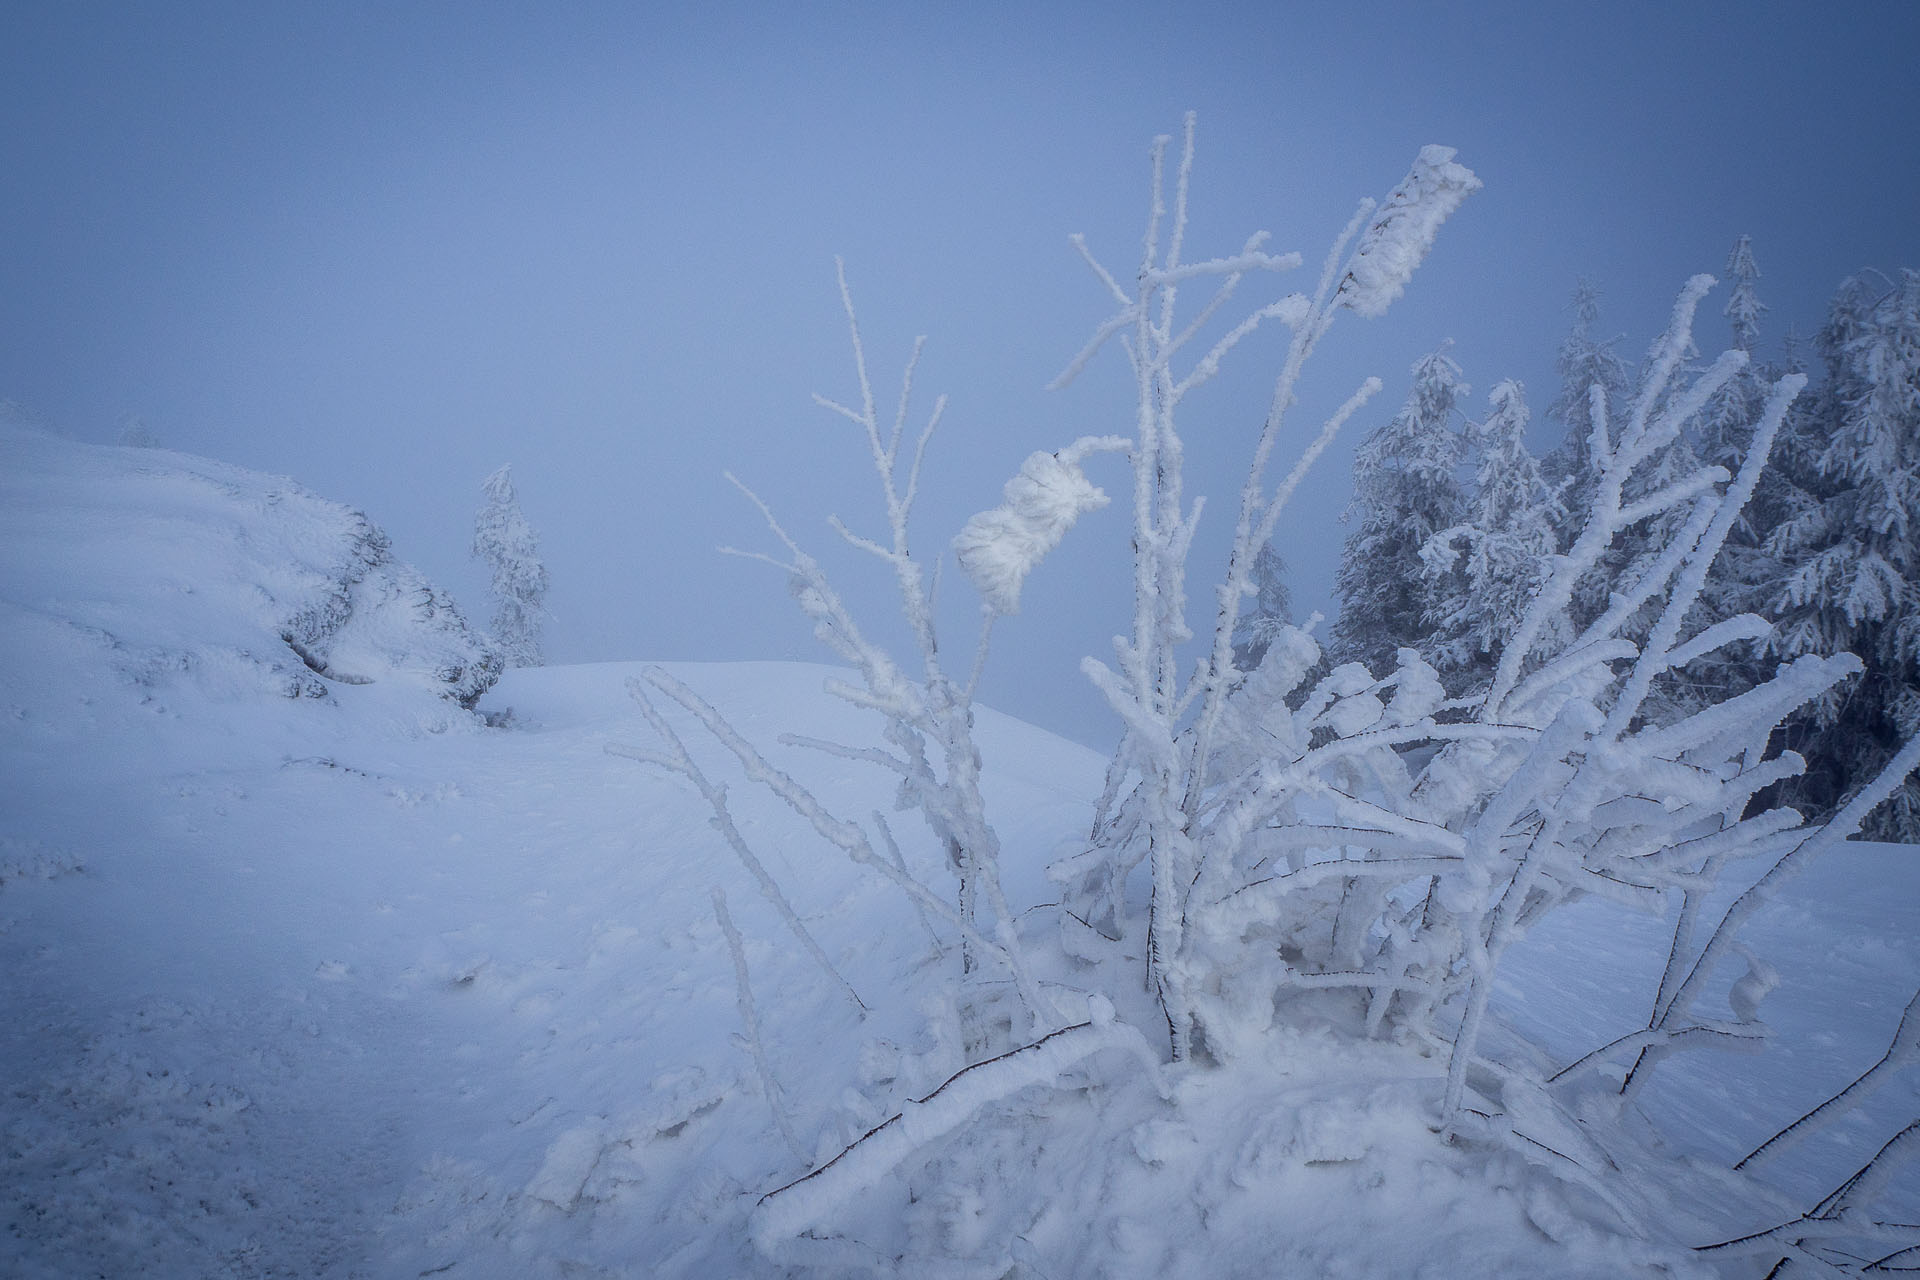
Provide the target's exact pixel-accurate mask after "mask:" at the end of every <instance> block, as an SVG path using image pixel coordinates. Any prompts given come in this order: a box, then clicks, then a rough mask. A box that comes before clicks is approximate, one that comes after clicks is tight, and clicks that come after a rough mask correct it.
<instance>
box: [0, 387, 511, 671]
mask: <svg viewBox="0 0 1920 1280" xmlns="http://www.w3.org/2000/svg"><path fill="white" fill-rule="evenodd" d="M76 662H77V663H80V664H83V665H86V664H92V665H95V666H96V668H97V667H98V666H101V665H104V666H105V667H106V668H108V669H110V670H111V671H112V672H113V673H114V674H115V675H116V676H117V677H118V678H119V680H120V681H121V682H122V683H125V684H131V685H134V686H137V687H139V688H141V689H147V690H155V691H158V690H162V689H166V688H171V687H178V686H182V685H185V686H191V687H195V688H197V689H198V691H199V692H200V693H201V694H202V695H203V696H206V697H209V698H212V699H215V700H221V701H226V700H234V699H247V698H250V697H254V696H257V695H259V694H261V693H269V694H275V695H281V696H285V697H289V698H323V699H324V698H330V697H333V696H334V695H335V694H336V692H337V691H338V690H339V688H340V687H341V686H350V685H367V684H381V685H386V686H390V687H391V686H398V687H402V688H408V689H414V690H419V691H425V692H430V693H432V694H435V695H438V696H439V697H442V698H446V699H451V700H453V701H454V702H457V703H458V704H460V705H461V706H463V707H468V708H471V707H472V706H473V704H474V703H475V702H476V701H477V700H478V699H479V697H480V695H481V694H482V693H484V692H486V690H487V689H488V688H489V687H491V686H492V684H493V682H494V680H495V679H496V678H497V677H498V676H499V673H500V657H499V655H498V654H497V653H496V652H495V651H494V648H493V646H492V645H491V643H490V642H489V641H488V640H487V639H486V638H485V637H483V636H482V635H480V634H479V633H478V632H476V631H475V630H474V629H473V628H472V627H470V626H469V625H468V624H467V621H466V619H465V618H464V617H462V616H461V613H460V610H459V609H458V608H457V607H456V606H455V604H454V602H453V600H452V598H451V597H450V596H448V595H447V593H446V592H444V591H442V590H441V589H439V588H438V587H436V586H434V585H433V584H432V583H431V582H429V581H427V579H426V578H425V577H424V576H423V575H422V574H421V573H420V572H419V571H418V570H417V569H415V568H413V567H412V566H411V565H409V564H406V563H405V562H403V561H400V560H397V559H395V557H394V554H393V549H392V545H391V544H390V542H389V541H388V539H387V536H386V535H385V534H384V533H382V532H381V531H380V529H379V528H378V527H377V526H376V525H374V524H373V522H372V521H370V520H369V519H368V518H367V517H366V516H365V515H363V514H361V513H360V512H358V511H354V510H352V509H350V508H348V507H345V506H342V505H340V504H339V503H336V502H330V501H328V500H326V499H324V498H321V497H319V496H317V495H316V494H313V493H311V492H309V491H307V490H305V489H302V488H301V487H300V486H298V485H297V484H294V483H293V482H292V481H290V480H287V479H285V478H283V477H279V476H268V475H262V474H260V473H259V472H254V471H247V470H245V469H243V468H240V467H233V466H228V465H226V464H224V463H219V462H213V461H209V460H208V459H205V458H196V457H192V456H189V455H186V454H181V453H174V452H171V451H168V450H161V449H128V448H107V447H98V446H90V445H83V444H78V443H75V442H73V441H70V440H65V439H61V438H60V437H57V436H53V435H49V434H46V433H44V432H40V431H35V430H32V429H29V428H24V427H19V426H13V425H5V426H0V672H6V673H10V677H17V678H20V679H22V680H23V681H24V682H25V683H26V684H27V685H29V686H31V685H33V684H35V683H41V684H44V683H45V681H44V680H39V681H36V680H35V679H34V678H33V674H32V673H34V672H40V673H42V675H43V676H44V674H45V673H47V672H48V671H49V670H50V669H51V668H55V667H58V668H63V669H64V668H66V667H68V666H70V665H71V664H74V663H76ZM10 682H11V680H10Z"/></svg>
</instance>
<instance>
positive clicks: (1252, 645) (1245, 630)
mask: <svg viewBox="0 0 1920 1280" xmlns="http://www.w3.org/2000/svg"><path fill="white" fill-rule="evenodd" d="M1292 622H1293V593H1292V592H1291V591H1290V590H1288V589H1287V562H1286V560H1285V558H1284V557H1282V556H1281V554H1280V553H1279V552H1278V551H1276V550H1275V549H1274V546H1273V544H1272V543H1271V542H1264V543H1262V544H1261V545H1260V550H1259V551H1257V552H1255V553H1254V557H1253V608H1252V609H1251V610H1250V611H1249V612H1248V613H1247V616H1246V617H1244V618H1242V619H1240V625H1239V626H1238V627H1236V628H1235V629H1234V633H1233V665H1234V666H1236V667H1238V668H1240V670H1242V671H1251V670H1253V669H1254V668H1255V667H1257V666H1259V665H1260V659H1261V658H1263V657H1265V656H1266V653H1267V646H1268V645H1270V644H1272V643H1273V638H1274V637H1275V636H1276V635H1278V634H1279V633H1280V630H1281V629H1282V628H1283V627H1287V626H1290V625H1291V624H1292Z"/></svg>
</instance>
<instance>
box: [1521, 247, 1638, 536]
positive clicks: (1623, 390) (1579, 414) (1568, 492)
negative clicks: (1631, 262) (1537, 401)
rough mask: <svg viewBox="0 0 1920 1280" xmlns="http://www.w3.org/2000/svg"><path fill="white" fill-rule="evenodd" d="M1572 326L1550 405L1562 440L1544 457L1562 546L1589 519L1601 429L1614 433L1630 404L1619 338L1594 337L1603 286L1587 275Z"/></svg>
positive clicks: (1576, 292) (1577, 290) (1576, 293)
mask: <svg viewBox="0 0 1920 1280" xmlns="http://www.w3.org/2000/svg"><path fill="white" fill-rule="evenodd" d="M1572 309H1573V328H1572V330H1571V331H1570V332H1569V333H1568V334H1567V337H1566V341H1564V342H1562V343H1561V344H1560V354H1559V357H1558V358H1557V359H1556V360H1555V362H1554V372H1555V373H1557V374H1558V375H1559V376H1560V390H1559V394H1557V395H1556V396H1554V398H1553V402H1552V403H1551V404H1549V405H1548V406H1547V420H1548V421H1549V422H1555V423H1558V424H1559V425H1560V429H1561V432H1562V435H1561V439H1560V443H1559V444H1558V445H1557V446H1555V448H1554V449H1553V450H1552V451H1551V452H1550V453H1548V454H1547V456H1546V457H1545V458H1544V459H1542V468H1543V470H1544V471H1545V473H1546V476H1547V479H1548V481H1550V482H1551V483H1552V484H1554V485H1556V486H1558V487H1560V488H1561V489H1562V490H1563V493H1562V500H1561V509H1562V513H1561V518H1560V524H1559V534H1560V545H1561V546H1562V547H1563V548H1565V547H1569V546H1572V545H1573V540H1574V538H1576V537H1577V536H1579V533H1580V530H1581V529H1582V528H1583V527H1584V525H1585V522H1586V516H1587V513H1586V509H1585V507H1584V506H1583V505H1582V504H1583V503H1585V502H1586V500H1587V497H1588V494H1589V491H1590V490H1591V488H1592V481H1593V458H1594V439H1595V432H1596V430H1597V431H1598V432H1600V433H1601V435H1602V437H1603V438H1611V433H1612V431H1613V426H1612V423H1611V422H1610V421H1609V419H1610V418H1611V416H1612V415H1613V414H1615V413H1617V412H1619V410H1620V409H1621V407H1622V406H1624V405H1625V404H1626V403H1627V398H1628V395H1629V394H1630V389H1631V387H1632V383H1633V379H1632V374H1631V373H1630V372H1629V370H1628V369H1627V364H1626V362H1625V361H1624V360H1622V359H1621V358H1620V357H1619V355H1618V354H1617V353H1616V352H1615V351H1614V349H1613V344H1614V342H1615V341H1616V339H1612V338H1608V339H1604V340H1603V339H1601V338H1598V337H1597V336H1595V333H1594V328H1595V326H1596V325H1598V324H1599V323H1600V290H1599V289H1598V288H1597V287H1595V285H1594V283H1593V282H1592V281H1591V280H1586V279H1582V280H1580V281H1579V282H1578V283H1576V284H1575V285H1574V289H1573V302H1572Z"/></svg>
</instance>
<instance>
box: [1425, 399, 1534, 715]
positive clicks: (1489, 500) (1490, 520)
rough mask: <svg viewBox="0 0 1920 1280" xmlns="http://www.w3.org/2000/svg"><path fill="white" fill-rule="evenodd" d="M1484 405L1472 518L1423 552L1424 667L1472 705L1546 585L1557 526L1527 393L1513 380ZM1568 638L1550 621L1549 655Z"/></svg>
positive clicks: (1474, 433)
mask: <svg viewBox="0 0 1920 1280" xmlns="http://www.w3.org/2000/svg"><path fill="white" fill-rule="evenodd" d="M1488 399H1489V400H1490V402H1491V405H1492V409H1493V412H1492V413H1491V414H1490V415H1489V416H1488V418H1487V420H1486V421H1485V422H1481V423H1476V424H1473V425H1471V426H1470V427H1469V429H1468V437H1469V440H1470V441H1471V443H1472V445H1473V449H1474V452H1475V454H1476V455H1477V459H1478V466H1477V467H1476V469H1475V475H1474V484H1473V493H1472V496H1471V497H1470V498H1469V499H1468V501H1467V504H1466V517H1465V519H1464V520H1463V521H1462V522H1461V523H1460V524H1457V525H1455V526H1454V527H1452V528H1450V529H1442V530H1440V531H1439V532H1438V533H1436V534H1434V535H1433V537H1432V538H1430V539H1428V541H1427V544H1426V546H1424V547H1422V548H1421V549H1420V556H1421V560H1422V573H1423V575H1424V577H1425V579H1426V595H1427V612H1426V623H1427V626H1428V627H1429V628H1430V630H1431V631H1432V640H1431V642H1430V644H1429V646H1428V647H1427V650H1426V652H1427V657H1428V660H1429V661H1430V662H1432V663H1433V665H1434V666H1435V668H1436V669H1438V670H1439V671H1440V672H1441V677H1442V680H1443V682H1447V683H1450V684H1452V686H1453V687H1454V688H1455V690H1456V692H1459V693H1461V694H1463V695H1467V696H1479V695H1481V694H1484V693H1485V692H1486V690H1487V686H1488V685H1489V684H1490V683H1491V682H1492V680H1493V668H1494V663H1495V661H1496V660H1497V659H1498V657H1499V655H1500V653H1501V651H1502V650H1503V649H1505V648H1506V644H1507V641H1508V640H1509V639H1511V638H1512V636H1513V631H1514V628H1515V627H1518V626H1519V625H1520V620H1521V618H1522V617H1524V616H1525V615H1526V611H1527V602H1528V601H1529V600H1531V599H1532V598H1533V595H1534V593H1535V592H1536V591H1538V590H1539V589H1540V587H1541V585H1542V584H1543V583H1544V582H1545V581H1546V577H1547V573H1548V570H1549V568H1550V566H1551V560H1552V557H1553V554H1554V552H1555V551H1556V550H1557V549H1558V546H1557V542H1558V535H1557V534H1556V533H1555V531H1554V529H1555V525H1556V524H1557V522H1558V521H1559V519H1560V517H1561V510H1560V502H1559V498H1558V495H1557V494H1556V493H1555V491H1554V489H1553V487H1552V486H1551V485H1549V484H1548V483H1547V481H1546V477H1545V476H1544V475H1543V474H1542V473H1541V470H1540V464H1539V462H1538V461H1537V460H1535V458H1534V456H1533V454H1532V453H1530V452H1529V451H1528V449H1527V445H1526V440H1525V432H1526V427H1527V402H1526V394H1525V392H1524V391H1523V390H1522V388H1521V386H1520V384H1519V383H1517V382H1514V381H1512V380H1511V379H1509V380H1507V381H1505V382H1502V383H1500V384H1499V385H1498V386H1496V387H1495V388H1494V389H1493V393H1492V395H1491V396H1489V397H1488ZM1565 630H1566V622H1565V620H1564V619H1555V620H1553V622H1552V623H1551V626H1550V629H1549V632H1548V634H1547V635H1546V636H1544V637H1543V638H1542V642H1541V643H1542V645H1543V647H1546V648H1549V649H1557V648H1558V647H1560V645H1561V644H1563V643H1564V642H1565V641H1566V639H1567V636H1566V634H1565ZM1450 674H1451V675H1452V677H1453V678H1452V680H1451V681H1448V676H1449V675H1450Z"/></svg>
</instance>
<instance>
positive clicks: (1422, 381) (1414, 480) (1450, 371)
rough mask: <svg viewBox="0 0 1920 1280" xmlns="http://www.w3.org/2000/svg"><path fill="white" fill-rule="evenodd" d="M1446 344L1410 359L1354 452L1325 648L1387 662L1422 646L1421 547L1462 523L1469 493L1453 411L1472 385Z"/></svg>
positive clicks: (1340, 659) (1332, 654)
mask: <svg viewBox="0 0 1920 1280" xmlns="http://www.w3.org/2000/svg"><path fill="white" fill-rule="evenodd" d="M1450 345H1451V344H1446V345H1443V346H1442V347H1441V348H1440V349H1439V350H1437V351H1435V352H1433V353H1432V354H1430V355H1427V356H1423V357H1421V359H1419V360H1418V361H1416V362H1415V363H1414V366H1413V386H1412V388H1411V390H1409V391H1408V392H1407V400H1406V403H1405V404H1404V405H1403V406H1402V407H1401V409H1400V412H1399V413H1397V414H1395V415H1394V416H1393V418H1392V420H1391V421H1389V422H1388V423H1387V424H1386V425H1385V426H1383V427H1380V428H1379V429H1377V430H1375V431H1374V432H1373V433H1372V434H1370V435H1368V436H1367V437H1366V439H1364V440H1362V441H1361V442H1360V448H1359V451H1358V452H1357V453H1356V455H1355V456H1354V460H1353V503H1352V505H1351V506H1350V507H1348V508H1347V514H1346V517H1345V518H1346V519H1347V520H1348V521H1349V522H1351V523H1352V524H1353V526H1354V529H1353V532H1351V533H1349V534H1348V535H1347V541H1346V546H1345V548H1344V549H1343V550H1342V552H1341V557H1340V574H1339V577H1338V579H1337V582H1336V589H1337V591H1338V593H1339V597H1340V617H1339V620H1338V621H1337V622H1336V623H1335V624H1334V628H1333V636H1332V643H1331V645H1330V646H1329V653H1328V658H1329V659H1330V660H1331V661H1332V662H1333V663H1334V664H1335V665H1339V664H1342V663H1348V662H1360V663H1364V664H1365V665H1366V666H1367V668H1368V669H1369V670H1391V669H1392V667H1393V662H1394V654H1395V653H1396V652H1397V651H1398V650H1400V649H1403V648H1415V649H1419V648H1424V647H1425V644H1426V640H1427V637H1428V634H1429V630H1430V628H1429V626H1428V624H1427V621H1426V617H1427V613H1428V600H1427V584H1426V582H1425V580H1424V579H1423V578H1422V575H1421V571H1420V567H1421V561H1420V549H1421V548H1422V547H1424V546H1426V544H1427V541H1428V539H1430V538H1432V537H1433V535H1434V534H1436V533H1438V532H1439V531H1440V530H1442V529H1450V528H1453V527H1454V526H1455V525H1458V524H1460V523H1461V515H1462V513H1463V511H1464V509H1465V501H1466V499H1465V494H1464V493H1463V492H1462V491H1461V487H1460V481H1459V478H1458V476H1457V475H1456V474H1455V472H1456V471H1457V469H1458V468H1459V465H1460V453H1461V447H1462V441H1461V438H1460V435H1459V433H1458V432H1457V431H1456V430H1454V428H1453V425H1452V421H1451V419H1452V417H1453V415H1454V411H1455V408H1456V406H1457V405H1458V403H1459V401H1460V399H1461V397H1463V396H1465V395H1466V394H1467V391H1468V387H1467V384H1466V383H1465V382H1463V381H1461V378H1460V366H1459V365H1457V364H1455V363H1454V362H1453V360H1452V359H1450V358H1449V357H1448V355H1447V347H1448V346H1450Z"/></svg>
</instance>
